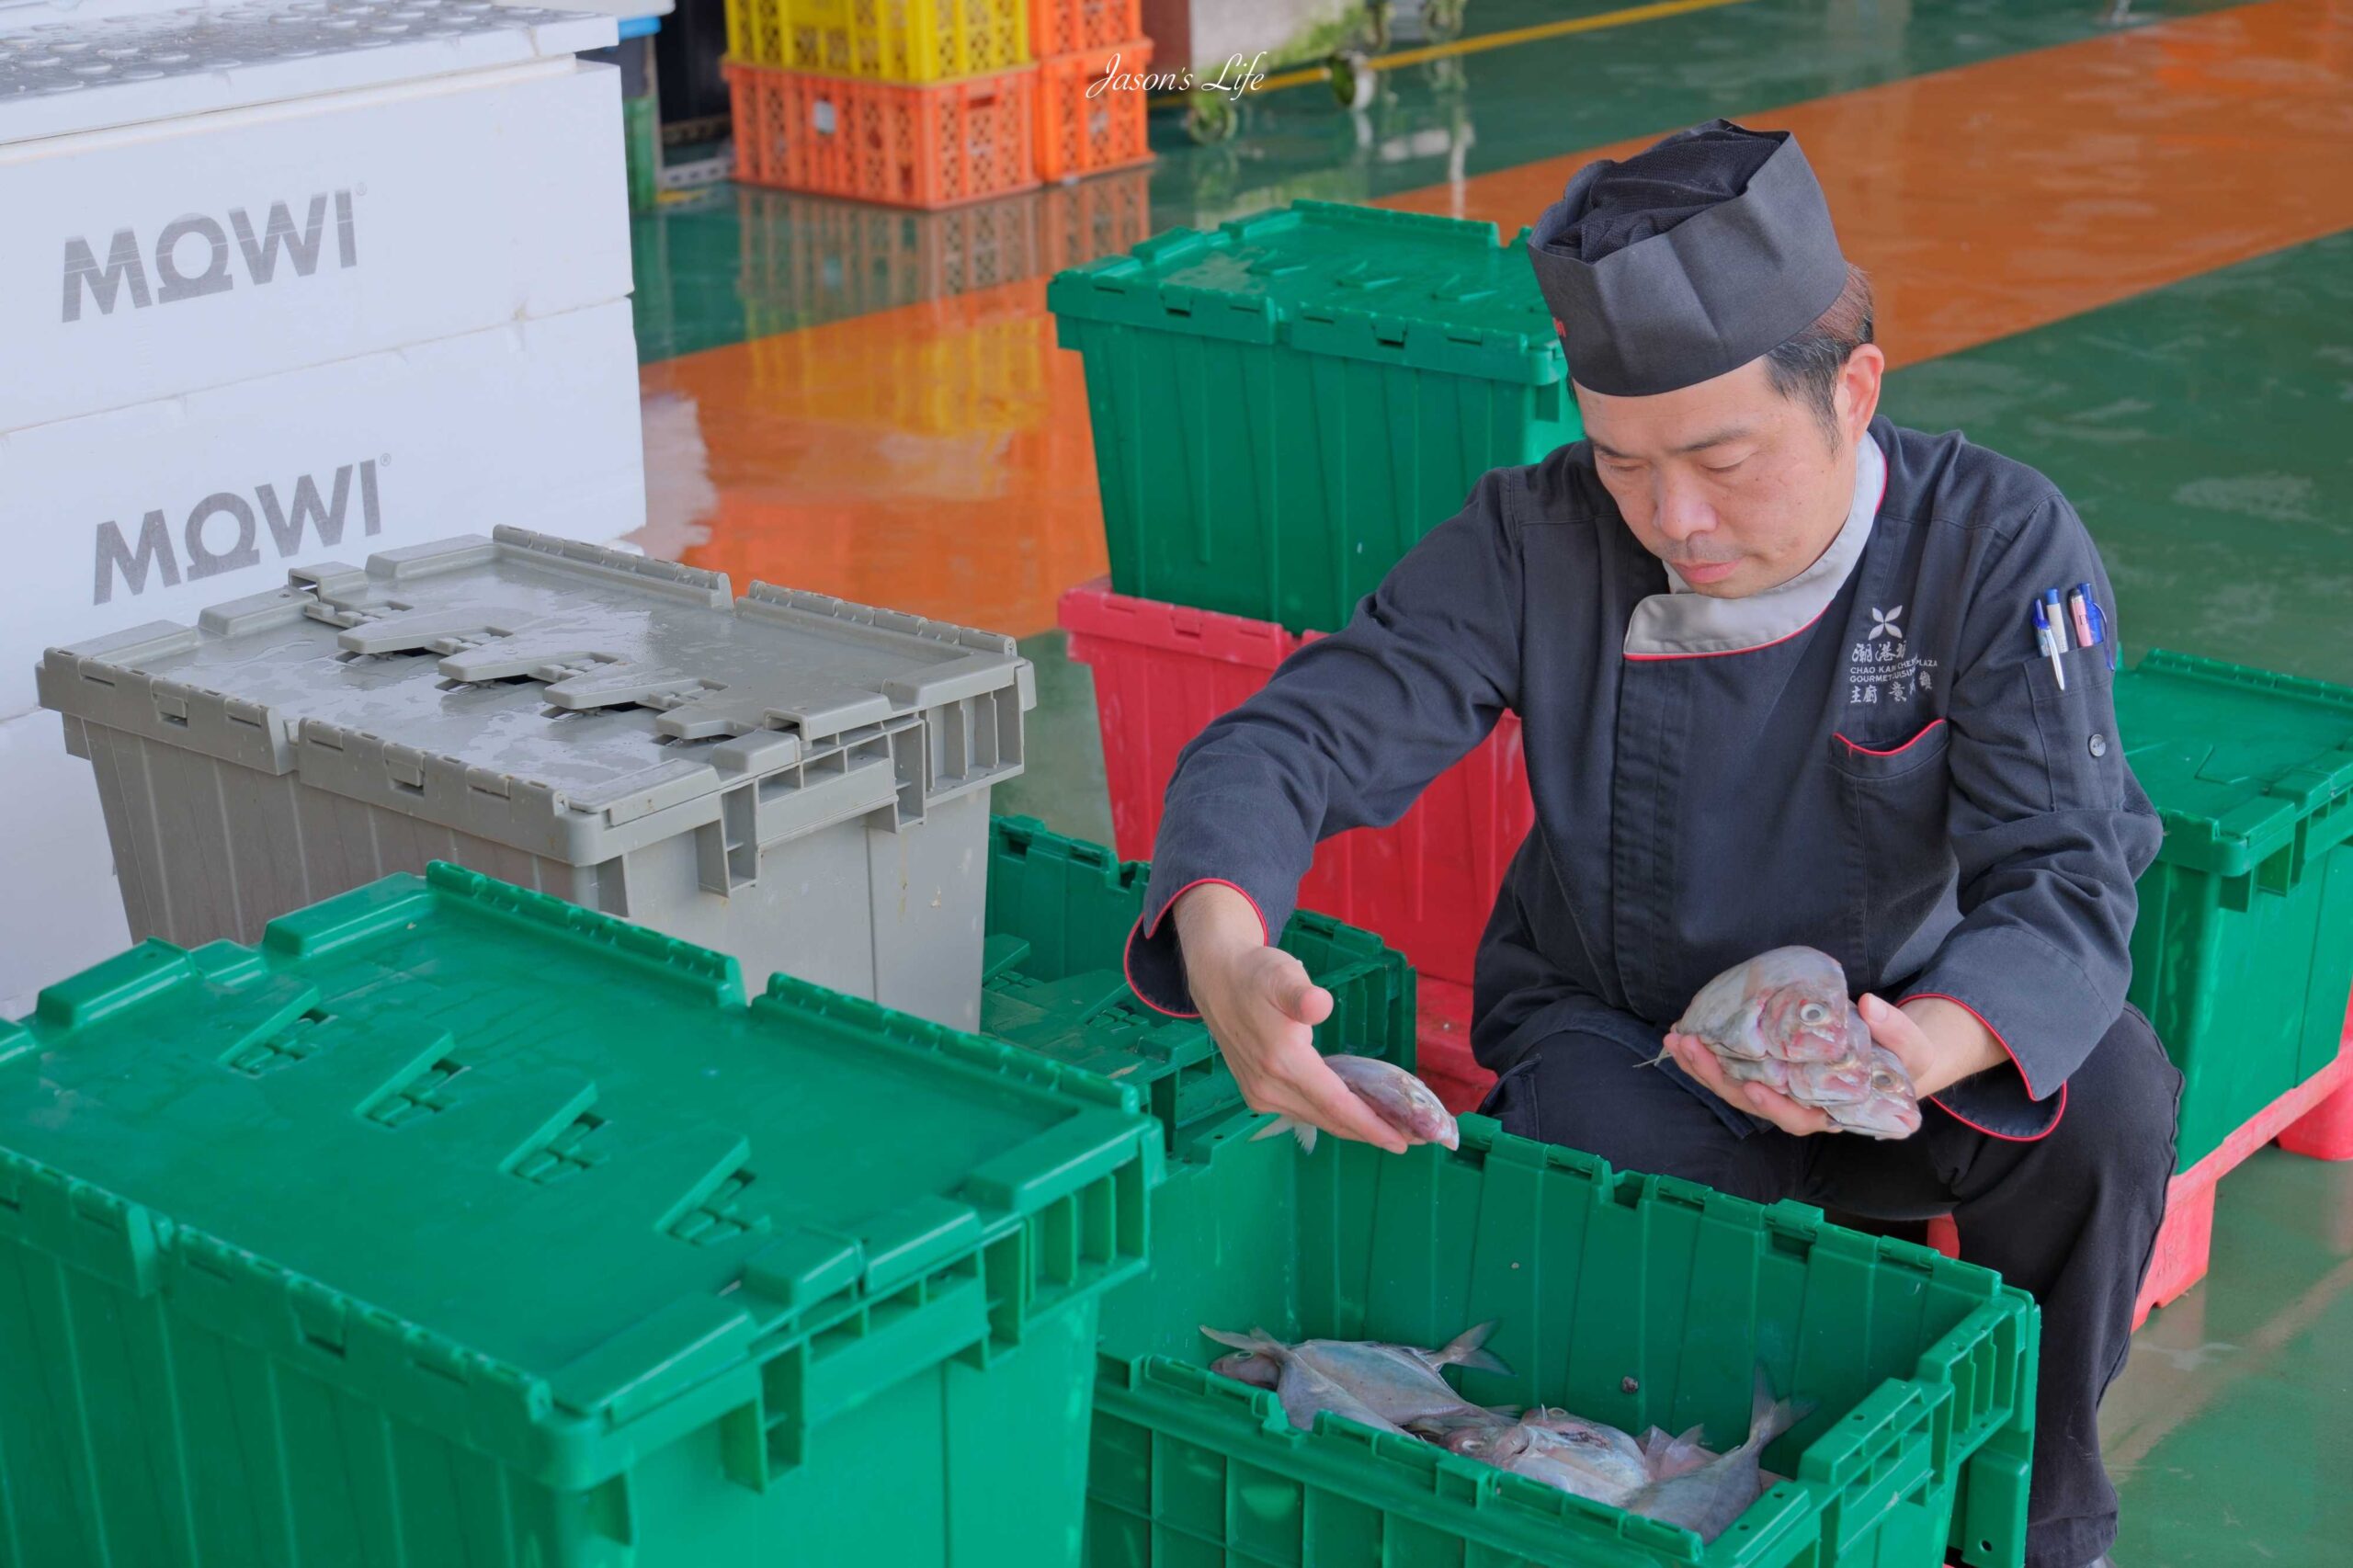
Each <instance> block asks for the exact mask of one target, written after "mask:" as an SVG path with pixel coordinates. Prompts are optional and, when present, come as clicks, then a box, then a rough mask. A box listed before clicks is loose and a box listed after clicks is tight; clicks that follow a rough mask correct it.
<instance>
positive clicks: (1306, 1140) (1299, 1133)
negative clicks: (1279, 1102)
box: [1249, 1116, 1315, 1154]
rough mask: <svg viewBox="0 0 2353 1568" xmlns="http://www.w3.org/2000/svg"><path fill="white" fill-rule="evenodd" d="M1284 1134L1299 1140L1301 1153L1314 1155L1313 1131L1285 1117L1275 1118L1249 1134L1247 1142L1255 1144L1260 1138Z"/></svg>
mask: <svg viewBox="0 0 2353 1568" xmlns="http://www.w3.org/2000/svg"><path fill="white" fill-rule="evenodd" d="M1286 1132H1288V1133H1290V1135H1291V1136H1293V1137H1294V1138H1297V1139H1298V1140H1299V1146H1300V1149H1301V1151H1302V1153H1310V1154H1312V1153H1315V1129H1313V1127H1310V1126H1308V1125H1307V1123H1305V1122H1303V1121H1293V1120H1292V1119H1290V1117H1287V1116H1279V1117H1277V1118H1275V1119H1274V1120H1272V1121H1270V1122H1268V1123H1267V1125H1266V1126H1264V1127H1261V1128H1260V1129H1258V1131H1256V1132H1253V1133H1252V1134H1250V1140H1249V1141H1250V1142H1253V1143H1256V1142H1258V1140H1260V1139H1261V1138H1275V1137H1279V1136H1280V1135H1281V1134H1283V1133H1286Z"/></svg>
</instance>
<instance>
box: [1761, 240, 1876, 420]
mask: <svg viewBox="0 0 2353 1568" xmlns="http://www.w3.org/2000/svg"><path fill="white" fill-rule="evenodd" d="M1871 315H1872V306H1871V280H1870V278H1869V277H1868V276H1867V275H1866V274H1865V273H1864V271H1863V269H1862V268H1861V267H1857V266H1856V265H1855V264H1854V263H1852V262H1848V263H1847V286H1846V287H1845V288H1844V289H1841V290H1838V298H1837V299H1836V300H1835V301H1832V302H1831V305H1830V308H1829V309H1828V310H1826V311H1824V312H1822V314H1821V316H1820V317H1818V318H1817V319H1816V320H1815V322H1814V324H1813V325H1812V326H1810V327H1807V328H1806V329H1805V330H1804V331H1803V332H1801V333H1799V334H1798V335H1796V336H1795V337H1791V338H1789V339H1786V340H1784V341H1783V342H1782V343H1781V344H1780V345H1779V346H1778V347H1773V348H1769V349H1767V350H1766V352H1765V369H1766V371H1767V373H1768V374H1769V375H1770V376H1771V377H1772V378H1773V390H1774V391H1775V392H1779V393H1780V394H1781V395H1782V396H1783V397H1788V398H1795V399H1797V400H1799V401H1800V402H1802V403H1806V404H1807V405H1808V406H1810V407H1811V408H1812V409H1813V413H1814V416H1815V417H1816V418H1818V419H1820V420H1821V421H1822V423H1823V426H1824V428H1825V429H1828V430H1830V431H1832V433H1833V434H1836V429H1837V419H1838V402H1837V394H1838V377H1839V374H1840V372H1842V371H1844V370H1845V369H1847V360H1849V359H1851V358H1854V355H1855V350H1856V349H1858V348H1860V347H1862V346H1863V345H1864V344H1866V343H1869V342H1870V340H1871Z"/></svg>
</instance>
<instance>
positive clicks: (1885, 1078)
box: [1871, 1073, 1895, 1093]
mask: <svg viewBox="0 0 2353 1568" xmlns="http://www.w3.org/2000/svg"><path fill="white" fill-rule="evenodd" d="M1871 1087H1872V1088H1874V1089H1885V1090H1888V1091H1889V1092H1891V1093H1893V1091H1894V1088H1895V1074H1893V1073H1874V1074H1871Z"/></svg>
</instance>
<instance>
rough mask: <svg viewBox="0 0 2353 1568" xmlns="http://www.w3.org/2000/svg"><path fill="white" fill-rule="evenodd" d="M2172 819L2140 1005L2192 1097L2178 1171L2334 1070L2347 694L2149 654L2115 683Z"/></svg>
mask: <svg viewBox="0 0 2353 1568" xmlns="http://www.w3.org/2000/svg"><path fill="white" fill-rule="evenodd" d="M2116 722H2117V726H2118V728H2119V730H2120V732H2121V733H2122V734H2123V737H2124V742H2125V755H2126V756H2128V757H2129V758H2130V759H2131V764H2132V770H2133V772H2134V773H2135V774H2136V775H2137V776H2138V777H2139V778H2140V780H2141V785H2142V787H2143V789H2145V790H2147V791H2148V792H2149V797H2150V799H2151V800H2152V801H2154V802H2155V803H2156V806H2157V810H2158V812H2159V813H2160V814H2161V815H2162V816H2163V817H2164V819H2165V847H2164V848H2163V849H2161V850H2159V851H2158V854H2157V861H2156V864H2155V865H2154V866H2152V867H2150V868H2149V869H2148V871H2147V872H2146V873H2144V874H2143V877H2142V878H2141V914H2140V920H2139V923H2138V924H2137V925H2136V926H2134V927H2133V931H2132V989H2131V999H2132V1000H2133V1002H2135V1003H2136V1004H2138V1005H2139V1006H2140V1007H2141V1009H2142V1010H2143V1012H2145V1013H2147V1014H2148V1015H2149V1019H2150V1021H2151V1022H2152V1023H2154V1025H2155V1026H2156V1030H2157V1036H2158V1038H2159V1039H2161V1040H2164V1041H2165V1049H2166V1051H2168V1052H2170V1053H2171V1054H2172V1056H2173V1060H2174V1064H2175V1065H2176V1066H2177V1067H2179V1068H2180V1069H2181V1072H2182V1076H2183V1078H2184V1079H2185V1080H2186V1082H2185V1084H2184V1085H2183V1088H2182V1095H2181V1132H2180V1156H2179V1161H2180V1163H2179V1168H2181V1169H2183V1170H2188V1168H2189V1167H2190V1166H2192V1165H2196V1164H2197V1163H2198V1162H2199V1161H2200V1160H2201V1159H2204V1158H2205V1157H2206V1156H2207V1155H2208V1154H2211V1153H2213V1152H2214V1151H2215V1150H2216V1149H2217V1148H2219V1147H2221V1146H2222V1143H2223V1142H2224V1141H2225V1140H2227V1139H2228V1138H2229V1137H2230V1135H2231V1134H2232V1133H2233V1132H2234V1131H2237V1130H2238V1129H2239V1128H2240V1127H2241V1126H2243V1125H2244V1124H2245V1122H2246V1121H2247V1120H2248V1119H2250V1118H2252V1117H2254V1116H2255V1115H2256V1113H2257V1112H2259V1111H2261V1110H2262V1109H2263V1108H2265V1107H2266V1106H2268V1105H2269V1104H2270V1103H2271V1102H2272V1101H2274V1100H2276V1099H2278V1098H2279V1096H2282V1095H2284V1094H2286V1093H2287V1092H2288V1091H2289V1090H2290V1089H2292V1088H2294V1087H2295V1086H2296V1085H2299V1084H2301V1083H2302V1082H2303V1081H2304V1080H2305V1079H2307V1078H2310V1077H2311V1076H2312V1075H2313V1074H2315V1073H2317V1072H2319V1071H2320V1070H2321V1069H2322V1068H2324V1067H2325V1066H2327V1065H2328V1064H2329V1063H2330V1062H2333V1061H2335V1060H2336V1054H2337V1050H2338V1041H2339V1039H2340V1035H2341V1031H2342V1030H2343V1028H2344V1025H2345V1008H2346V1001H2347V994H2348V992H2353V849H2348V848H2347V846H2346V840H2347V836H2348V835H2353V690H2348V689H2347V688H2346V687H2339V686H2330V685H2327V684H2325V683H2324V682H2321V681H2314V680H2302V679H2299V678H2296V677H2294V676H2278V675H2268V674H2266V673H2264V672H2262V671H2260V670H2252V669H2247V668H2245V667H2244V666H2242V665H2227V664H2223V663H2221V662H2219V661H2217V660H2212V659H2200V658H2193V657H2191V656H2189V655H2188V654H2183V653H2165V652H2163V651H2156V652H2152V653H2149V654H2148V655H2147V656H2146V657H2145V658H2143V660H2142V661H2141V662H2140V664H2139V665H2135V666H2134V667H2133V668H2132V669H2131V670H2130V671H2127V672H2125V673H2124V674H2121V675H2120V676H2117V679H2116Z"/></svg>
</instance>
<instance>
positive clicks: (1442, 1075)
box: [1414, 980, 1495, 1116]
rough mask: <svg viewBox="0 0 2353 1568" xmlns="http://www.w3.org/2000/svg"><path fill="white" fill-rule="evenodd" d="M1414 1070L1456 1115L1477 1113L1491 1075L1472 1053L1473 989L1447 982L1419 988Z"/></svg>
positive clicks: (1490, 1084) (1492, 1080)
mask: <svg viewBox="0 0 2353 1568" xmlns="http://www.w3.org/2000/svg"><path fill="white" fill-rule="evenodd" d="M1415 1022H1416V1025H1417V1027H1416V1028H1415V1031H1414V1032H1415V1040H1414V1053H1415V1054H1414V1061H1415V1066H1414V1071H1415V1073H1417V1074H1420V1075H1421V1079H1422V1082H1423V1083H1425V1084H1427V1085H1429V1086H1430V1087H1431V1088H1432V1089H1434V1090H1436V1091H1437V1093H1438V1103H1439V1104H1441V1105H1443V1106H1445V1107H1446V1108H1447V1109H1449V1110H1450V1111H1452V1112H1453V1113H1454V1114H1455V1115H1457V1116H1461V1115H1462V1114H1463V1113H1464V1112H1465V1111H1473V1110H1477V1109H1478V1108H1479V1102H1480V1101H1482V1100H1483V1099H1485V1098H1486V1097H1487V1091H1488V1090H1489V1089H1492V1088H1494V1087H1495V1074H1493V1073H1490V1072H1488V1071H1487V1070H1486V1069H1485V1068H1484V1067H1482V1066H1480V1065H1479V1063H1478V1061H1477V1060H1476V1059H1475V1058H1474V1057H1472V1054H1471V988H1470V987H1469V986H1467V985H1457V984H1455V983H1452V982H1451V981H1445V980H1438V981H1429V980H1426V981H1423V982H1422V983H1421V997H1420V1016H1419V1017H1418V1018H1417V1019H1416V1020H1415Z"/></svg>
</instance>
